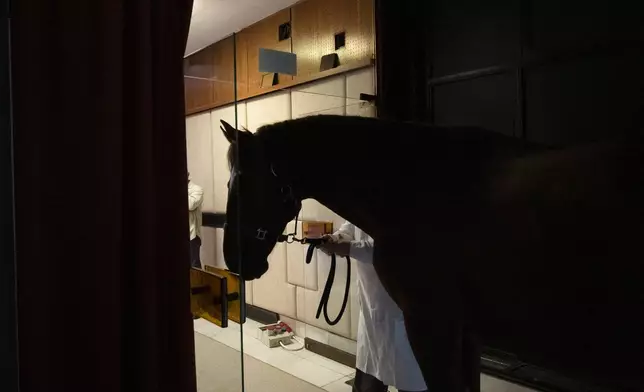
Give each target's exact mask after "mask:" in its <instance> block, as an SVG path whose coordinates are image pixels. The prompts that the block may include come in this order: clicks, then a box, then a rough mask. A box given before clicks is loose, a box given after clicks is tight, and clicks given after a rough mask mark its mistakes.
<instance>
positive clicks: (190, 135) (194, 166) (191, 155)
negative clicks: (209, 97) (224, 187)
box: [186, 112, 215, 211]
mask: <svg viewBox="0 0 644 392" xmlns="http://www.w3.org/2000/svg"><path fill="white" fill-rule="evenodd" d="M211 145H212V132H211V124H210V113H208V112H206V113H202V114H197V115H194V116H190V117H188V118H186V149H187V151H186V154H187V158H188V171H189V172H190V175H191V177H192V181H193V182H194V183H195V184H197V185H199V186H200V187H202V188H203V192H204V195H203V205H202V210H203V211H214V194H215V192H214V184H213V173H212V158H213V156H212V151H211V148H210V146H211ZM186 198H187V185H186ZM186 203H187V200H186Z"/></svg>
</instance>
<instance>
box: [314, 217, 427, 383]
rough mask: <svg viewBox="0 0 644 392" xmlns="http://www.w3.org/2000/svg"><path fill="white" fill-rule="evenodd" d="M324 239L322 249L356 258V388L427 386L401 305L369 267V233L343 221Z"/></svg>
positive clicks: (371, 266) (370, 258) (370, 260)
mask: <svg viewBox="0 0 644 392" xmlns="http://www.w3.org/2000/svg"><path fill="white" fill-rule="evenodd" d="M326 238H327V242H326V243H324V244H322V245H320V246H319V247H320V249H321V250H323V251H324V252H326V253H336V254H337V255H339V256H347V255H348V256H350V257H351V258H353V259H354V260H356V261H357V263H355V264H356V267H355V269H356V271H357V272H356V275H357V290H358V303H359V304H360V315H359V317H358V338H357V340H358V344H357V353H356V377H355V380H354V383H353V384H354V385H353V391H354V392H385V391H387V388H388V386H393V387H395V388H397V389H398V390H399V391H401V392H418V391H426V390H427V386H426V385H425V381H424V378H423V375H422V373H421V371H420V367H419V366H418V363H417V362H416V358H415V357H414V353H413V352H412V350H411V346H410V344H409V340H408V339H407V332H406V330H405V324H404V320H403V315H402V311H401V310H400V308H399V307H398V305H396V303H395V302H394V301H393V300H392V299H391V297H390V296H389V294H388V293H387V292H386V291H385V288H384V287H383V286H382V283H380V279H379V278H378V275H377V274H376V270H375V268H374V267H373V244H374V242H373V239H372V238H371V237H370V236H368V235H367V234H366V233H364V232H363V231H362V230H360V229H358V228H357V227H355V226H354V225H353V224H352V223H351V222H349V221H346V222H344V224H342V226H341V227H340V229H339V230H338V231H336V232H335V233H334V234H333V235H330V236H326Z"/></svg>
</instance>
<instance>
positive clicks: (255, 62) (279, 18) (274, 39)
mask: <svg viewBox="0 0 644 392" xmlns="http://www.w3.org/2000/svg"><path fill="white" fill-rule="evenodd" d="M290 14H291V13H290V10H289V9H285V10H282V11H280V12H278V13H276V14H273V15H271V16H269V17H268V18H266V19H263V20H262V21H260V22H258V23H256V24H254V25H252V26H249V27H247V28H245V29H243V30H242V31H240V32H239V34H237V42H238V46H237V53H238V57H241V58H242V61H240V63H241V64H242V65H243V67H240V68H239V71H240V72H239V73H238V75H239V83H238V88H239V90H238V91H243V92H244V94H242V96H254V95H257V94H260V93H262V90H264V89H263V88H262V77H263V76H264V74H263V73H261V72H259V49H260V48H264V49H273V50H280V51H283V52H288V53H291V38H287V39H285V40H282V41H280V40H279V27H280V25H282V24H285V23H289V22H290V20H291V15H290ZM244 52H245V56H246V59H245V60H243V57H244ZM292 80H293V77H292V76H290V75H283V74H280V75H279V84H285V83H290V82H291V81H292ZM244 83H245V84H246V85H244Z"/></svg>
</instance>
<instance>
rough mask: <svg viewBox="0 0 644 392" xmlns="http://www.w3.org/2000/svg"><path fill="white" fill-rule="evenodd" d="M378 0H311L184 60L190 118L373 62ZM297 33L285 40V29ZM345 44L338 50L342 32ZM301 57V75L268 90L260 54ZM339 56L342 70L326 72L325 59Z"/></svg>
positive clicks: (287, 77) (286, 78) (283, 77)
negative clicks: (287, 26) (269, 51)
mask: <svg viewBox="0 0 644 392" xmlns="http://www.w3.org/2000/svg"><path fill="white" fill-rule="evenodd" d="M373 1H374V0H306V1H304V2H301V3H298V4H296V5H294V6H293V7H292V8H287V9H285V10H282V11H279V12H277V13H275V14H273V15H271V16H269V17H267V18H265V19H263V20H261V21H259V22H257V23H255V24H253V25H251V26H249V27H247V28H245V29H243V30H241V31H240V32H239V33H237V34H236V35H234V36H230V37H228V38H226V39H223V40H221V41H219V42H217V43H214V44H212V45H210V46H208V47H207V48H205V49H203V50H201V51H199V52H197V53H195V54H193V55H191V56H189V57H187V58H186V59H185V60H184V72H185V74H184V75H185V77H184V80H185V95H186V98H185V101H186V114H193V113H197V112H200V111H204V110H209V109H213V108H215V107H218V106H223V105H226V104H230V103H232V102H234V101H235V90H234V86H235V79H234V76H235V66H236V68H237V70H236V77H237V78H236V81H237V83H236V87H237V99H238V100H243V99H246V98H250V97H255V96H258V95H262V94H266V93H268V92H271V91H275V90H277V89H280V88H289V87H292V86H294V85H296V84H301V83H306V82H310V81H312V80H315V79H318V78H321V77H325V76H329V75H331V74H334V73H338V72H345V71H348V70H350V69H352V67H359V66H364V65H367V64H369V61H370V60H372V59H373V58H374V54H375V31H374V6H373V4H374V3H373ZM288 23H290V26H291V35H290V37H288V38H284V37H282V38H284V39H280V33H279V32H280V26H283V25H285V24H288ZM339 33H343V34H344V45H343V46H342V47H339V48H337V49H336V37H335V36H336V34H339ZM260 48H264V49H273V50H279V51H283V52H288V53H295V54H296V55H297V76H295V77H293V76H291V75H285V74H279V75H278V84H277V85H276V86H271V85H270V83H269V84H268V85H267V86H266V85H265V86H264V87H262V79H263V77H265V76H266V75H264V74H263V73H261V72H260V71H259V50H260ZM331 53H337V54H338V58H339V62H340V66H341V67H340V68H336V69H335V70H333V71H327V72H320V59H321V58H322V56H324V55H327V54H331Z"/></svg>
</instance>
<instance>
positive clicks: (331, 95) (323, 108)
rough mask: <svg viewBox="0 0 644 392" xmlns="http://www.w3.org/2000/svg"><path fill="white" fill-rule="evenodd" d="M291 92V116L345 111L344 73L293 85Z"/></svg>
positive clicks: (341, 112) (340, 113)
mask: <svg viewBox="0 0 644 392" xmlns="http://www.w3.org/2000/svg"><path fill="white" fill-rule="evenodd" d="M291 94H292V115H293V118H299V117H305V116H310V115H315V114H339V115H343V114H344V113H345V110H344V105H345V94H346V89H345V77H344V75H339V76H336V77H332V78H327V79H323V80H320V81H317V82H314V83H310V84H306V85H304V86H302V87H295V88H294V89H293V90H292V92H291Z"/></svg>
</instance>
